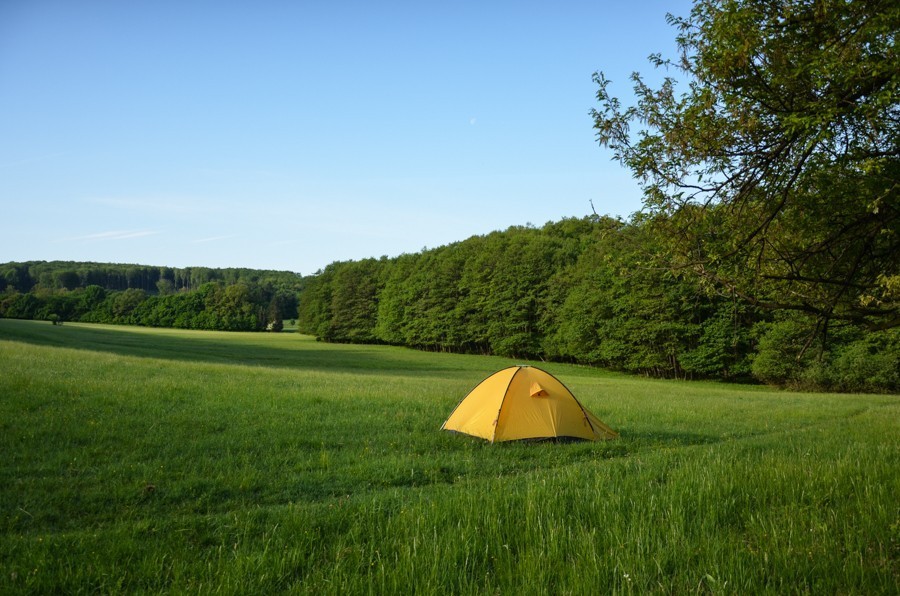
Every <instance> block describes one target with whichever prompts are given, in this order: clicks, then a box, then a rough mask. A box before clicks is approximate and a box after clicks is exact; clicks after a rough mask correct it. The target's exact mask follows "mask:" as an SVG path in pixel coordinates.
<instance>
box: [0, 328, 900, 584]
mask: <svg viewBox="0 0 900 596" xmlns="http://www.w3.org/2000/svg"><path fill="white" fill-rule="evenodd" d="M510 363H511V361H509V360H505V359H499V358H487V357H479V356H462V355H448V354H429V353H422V352H415V351H411V350H404V349H399V348H390V347H377V346H374V347H373V346H342V345H329V344H321V343H317V342H315V341H313V340H312V339H310V338H307V337H304V336H302V335H298V334H294V333H290V334H227V333H214V332H185V331H173V330H158V329H153V330H151V329H142V328H125V327H104V326H88V325H75V324H66V325H64V326H62V327H54V326H52V325H50V324H49V323H39V322H31V321H11V320H0V454H2V460H0V593H4V594H6V593H26V592H31V593H79V592H91V593H96V592H99V593H121V592H203V593H206V592H223V593H233V594H237V593H241V594H246V593H259V594H269V593H275V592H293V593H309V594H348V593H349V594H355V593H364V594H365V593H378V594H382V593H421V594H427V593H472V594H483V593H501V594H516V593H539V594H567V593H571V594H588V593H591V594H593V593H644V592H662V593H685V592H687V593H694V592H713V593H779V594H780V593H796V592H810V593H835V592H839V593H867V594H872V593H898V592H900V510H898V503H900V499H898V495H900V432H898V431H900V422H898V421H900V398H898V396H890V395H888V396H885V395H881V396H873V395H833V394H831V395H824V394H799V393H786V392H778V391H772V390H768V389H765V388H761V387H744V386H729V385H723V384H714V383H684V382H666V381H653V380H646V379H639V378H633V377H624V376H618V375H612V374H609V373H604V372H602V371H597V370H593V369H589V368H585V367H575V366H566V365H551V364H546V365H544V364H541V365H540V366H542V367H544V368H546V369H547V370H549V371H550V372H552V373H553V374H555V375H557V376H558V377H559V378H560V379H561V380H562V381H563V382H564V383H565V384H566V385H567V386H568V387H569V388H570V389H572V390H573V392H574V393H575V394H576V395H577V396H578V397H579V399H580V400H581V401H582V402H583V403H584V404H585V405H586V406H588V408H590V409H591V410H592V411H593V412H594V413H596V414H597V415H598V416H599V417H600V418H601V419H603V420H604V421H605V422H607V423H608V424H610V425H611V426H612V427H613V428H615V429H616V430H617V431H619V432H620V433H621V438H620V439H618V440H616V441H611V442H604V443H561V444H554V443H513V444H497V445H489V444H486V443H484V442H482V441H480V440H477V439H472V438H469V437H464V436H459V435H453V434H450V433H444V432H440V431H439V430H438V429H439V427H440V425H441V423H442V422H443V420H444V419H445V418H446V416H447V415H448V414H449V413H450V411H451V410H452V409H453V407H454V406H455V405H456V403H457V402H458V401H459V400H460V399H461V398H462V397H463V396H464V395H465V393H466V392H467V391H468V390H469V389H471V388H472V387H473V386H474V385H475V384H477V383H478V382H479V381H480V380H482V379H483V378H484V377H486V376H487V375H488V374H490V373H491V372H493V371H495V370H497V369H500V368H503V367H504V366H507V365H508V364H510Z"/></svg>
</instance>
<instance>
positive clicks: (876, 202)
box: [592, 0, 900, 334]
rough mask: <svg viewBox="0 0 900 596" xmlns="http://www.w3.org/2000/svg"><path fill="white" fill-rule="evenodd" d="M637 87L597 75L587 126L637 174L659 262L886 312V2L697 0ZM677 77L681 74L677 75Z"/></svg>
mask: <svg viewBox="0 0 900 596" xmlns="http://www.w3.org/2000/svg"><path fill="white" fill-rule="evenodd" d="M669 20H670V22H671V24H672V25H674V27H675V28H676V29H677V32H678V33H677V43H678V47H679V55H678V56H677V57H676V58H675V59H665V58H663V57H662V56H659V55H656V56H651V61H652V63H653V64H654V65H655V66H656V67H659V68H663V69H665V70H666V72H667V73H668V74H669V76H667V77H666V78H665V79H664V81H663V83H662V84H661V85H660V86H659V87H658V88H652V87H650V86H649V85H648V84H646V83H645V82H644V80H643V79H642V77H641V76H640V75H638V74H635V75H634V76H633V81H634V91H635V93H636V98H637V100H636V102H635V103H634V105H631V106H629V107H623V106H622V103H621V102H620V101H619V100H618V99H617V98H616V97H614V96H612V95H611V93H610V91H609V88H610V81H608V80H607V79H606V78H605V77H604V75H603V74H602V73H598V74H596V75H595V81H596V83H597V84H598V92H597V98H598V100H599V107H598V108H597V109H595V110H593V111H592V114H593V117H594V123H595V128H596V131H597V139H598V141H599V142H600V144H601V145H603V146H606V147H608V148H610V149H611V150H612V152H613V155H614V158H615V159H617V160H619V161H620V162H621V163H622V164H623V165H624V166H626V167H627V168H629V169H630V170H631V171H632V173H633V174H634V176H635V177H636V178H638V179H639V180H640V181H641V183H642V185H643V189H644V201H645V206H646V207H647V212H648V213H649V214H650V215H651V216H652V217H653V218H654V221H655V223H656V224H657V225H658V227H659V229H660V230H661V231H662V232H663V233H664V234H665V236H666V237H667V238H668V242H669V245H668V246H669V250H668V252H666V254H665V255H664V257H665V259H666V260H667V262H668V263H669V264H670V265H672V266H674V267H680V268H682V269H684V270H689V271H693V272H694V273H696V274H697V275H699V276H700V277H701V278H702V279H703V280H704V281H705V282H706V283H707V284H708V285H709V287H711V288H713V289H715V290H717V291H719V292H720V293H723V294H725V295H729V294H737V295H739V296H741V297H742V298H743V299H744V300H746V301H747V302H749V303H751V304H753V305H757V306H760V307H764V308H769V309H788V310H796V311H801V312H806V313H809V314H812V315H814V316H815V317H816V318H817V321H818V326H817V328H818V330H819V331H820V332H821V333H823V334H824V332H825V331H826V330H827V329H828V324H829V322H830V321H835V320H838V321H850V322H853V323H856V324H863V325H866V326H868V327H870V328H872V329H878V328H888V327H893V326H897V325H900V199H898V196H900V193H898V180H900V103H898V99H900V57H898V56H897V50H896V45H895V42H896V37H897V33H898V31H900V4H898V3H896V2H891V1H883V0H871V1H866V2H848V1H846V0H778V1H772V0H698V1H697V2H696V3H695V5H694V8H693V10H692V12H691V14H690V15H689V16H688V17H685V18H678V17H673V16H671V15H670V16H669ZM679 76H680V77H681V79H680V80H679Z"/></svg>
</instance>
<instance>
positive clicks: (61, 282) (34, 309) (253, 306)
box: [0, 261, 302, 331]
mask: <svg viewBox="0 0 900 596" xmlns="http://www.w3.org/2000/svg"><path fill="white" fill-rule="evenodd" d="M301 287H302V279H301V277H300V276H299V275H298V274H296V273H291V272H289V271H261V270H255V269H234V268H231V269H211V268H208V267H185V268H173V267H151V266H145V265H120V264H109V263H76V262H67V261H50V262H45V261H34V262H26V263H5V264H3V265H0V317H6V318H16V319H43V320H50V321H53V322H65V321H83V322H92V323H116V324H127V325H145V326H150V327H177V328H182V329H216V330H223V331H260V330H265V329H269V330H280V329H281V328H282V326H283V321H284V320H285V319H294V318H296V316H297V304H298V293H299V291H300V289H301Z"/></svg>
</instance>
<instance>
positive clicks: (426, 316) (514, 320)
mask: <svg viewBox="0 0 900 596" xmlns="http://www.w3.org/2000/svg"><path fill="white" fill-rule="evenodd" d="M660 242H661V240H660V239H659V238H657V237H654V233H653V231H652V228H651V227H650V226H648V225H644V224H642V223H641V222H639V221H636V222H623V221H620V220H617V219H612V218H608V217H603V218H601V217H586V218H583V219H565V220H562V221H560V222H553V223H548V224H546V225H544V226H543V227H541V228H535V227H530V226H529V227H513V228H509V229H508V230H506V231H503V232H495V233H492V234H489V235H487V236H476V237H472V238H469V239H468V240H465V241H463V242H458V243H455V244H451V245H449V246H444V247H440V248H436V249H432V250H427V251H423V252H421V253H417V254H407V255H402V256H400V257H397V258H393V259H388V258H381V259H367V260H362V261H349V262H340V263H332V264H331V265H329V266H328V267H326V268H325V270H324V271H322V272H320V273H319V274H318V275H316V276H312V277H310V278H308V279H307V281H306V284H307V287H306V288H305V290H304V292H303V294H302V295H301V301H300V312H299V320H298V326H299V328H300V330H302V331H305V332H307V333H311V334H314V335H316V336H317V337H319V338H321V339H323V340H326V341H335V342H363V343H365V342H373V343H387V344H395V345H406V346H411V347H416V348H420V349H426V350H443V351H452V352H469V353H480V354H498V355H504V356H512V357H521V358H531V359H546V360H555V361H568V362H577V363H583V364H589V365H596V366H602V367H607V368H611V369H617V370H623V371H628V372H632V373H639V374H646V375H649V376H658V377H675V378H718V379H726V380H738V381H746V380H754V379H756V380H759V381H764V382H768V383H778V384H790V385H795V386H801V385H805V386H816V387H822V388H829V389H835V390H837V389H840V390H869V391H896V390H897V389H900V333H898V330H897V329H893V330H882V331H877V332H876V331H870V330H867V329H865V328H864V327H860V326H858V325H854V324H852V323H849V322H847V323H835V324H833V325H832V327H831V331H830V333H829V334H828V335H827V336H823V335H822V334H821V333H817V321H816V318H815V317H814V316H811V315H809V314H808V313H803V312H799V311H788V310H783V311H775V312H773V311H769V310H765V309H762V308H759V307H754V306H752V305H750V304H748V303H747V302H746V301H744V300H742V299H741V298H739V297H738V296H737V295H734V294H732V295H725V294H722V293H721V292H717V291H715V290H714V289H713V288H711V287H710V286H709V285H708V284H705V283H704V282H703V280H702V279H700V278H698V277H696V276H694V275H690V274H688V273H683V274H678V273H677V272H673V271H672V270H671V269H669V268H666V267H659V266H656V265H655V264H654V263H655V262H656V258H655V256H654V251H655V250H657V248H658V246H657V245H658V244H660Z"/></svg>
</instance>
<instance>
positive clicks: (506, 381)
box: [441, 365, 619, 443]
mask: <svg viewBox="0 0 900 596" xmlns="http://www.w3.org/2000/svg"><path fill="white" fill-rule="evenodd" d="M441 430H450V431H455V432H459V433H464V434H467V435H473V436H476V437H481V438H482V439H487V440H488V441H490V442H492V443H493V442H496V441H514V440H517V439H549V438H557V437H570V438H577V439H587V440H589V441H597V440H600V439H614V438H616V437H618V436H619V435H618V433H616V431H614V430H613V429H611V428H610V427H608V426H606V425H605V424H604V423H603V422H601V421H600V419H599V418H597V417H596V416H594V415H593V414H591V413H590V412H589V411H588V410H587V409H586V408H585V407H584V406H582V405H581V404H580V403H579V402H578V400H577V399H575V396H574V395H572V392H571V391H569V390H568V388H566V386H565V385H563V384H562V383H561V382H560V381H559V380H558V379H557V378H556V377H554V376H553V375H551V374H550V373H548V372H546V371H543V370H541V369H539V368H535V367H533V366H525V365H520V366H511V367H509V368H504V369H503V370H501V371H498V372H496V373H494V374H492V375H491V376H489V377H488V378H487V379H485V380H484V381H482V382H481V383H479V384H478V385H477V386H476V387H475V388H474V389H472V391H470V392H469V394H468V395H466V397H464V398H463V400H462V401H461V402H460V403H459V405H458V406H456V409H455V410H453V413H452V414H450V417H449V418H447V421H446V422H444V425H443V426H442V427H441Z"/></svg>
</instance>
